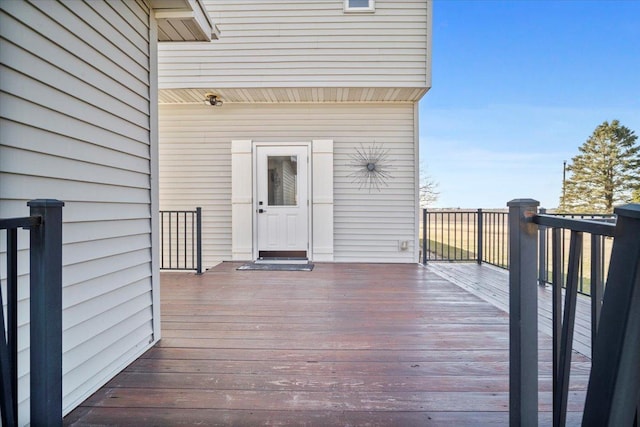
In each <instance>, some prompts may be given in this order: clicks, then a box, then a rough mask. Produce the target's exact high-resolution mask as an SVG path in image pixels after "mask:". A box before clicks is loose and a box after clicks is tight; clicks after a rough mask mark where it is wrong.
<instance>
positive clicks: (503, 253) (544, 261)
mask: <svg viewBox="0 0 640 427" xmlns="http://www.w3.org/2000/svg"><path fill="white" fill-rule="evenodd" d="M540 213H541V214H546V211H545V210H544V209H540ZM549 215H553V216H558V217H563V218H574V219H590V220H596V221H605V222H613V221H615V216H614V215H599V214H579V215H578V214H549ZM422 218H423V219H422V232H421V240H422V241H421V248H422V262H423V263H427V262H429V261H476V262H478V263H479V264H481V263H486V264H491V265H494V266H497V267H500V268H504V269H508V266H509V246H508V235H509V222H508V213H507V211H503V210H493V209H492V210H486V209H485V210H483V209H477V210H429V211H428V210H426V209H423V211H422ZM561 234H562V240H561V249H562V251H561V252H562V259H563V260H564V262H562V263H560V264H559V269H560V270H559V271H560V274H561V276H562V277H566V274H567V267H568V252H567V251H566V248H568V246H569V239H570V230H563V231H562V233H561ZM589 237H590V238H589ZM550 245H551V229H550V228H546V227H544V226H543V227H540V231H539V247H540V252H539V259H538V281H539V283H540V284H545V283H546V284H551V277H552V276H553V271H554V269H553V262H552V259H551V256H550V253H551V246H550ZM611 245H612V239H611V238H610V237H608V236H589V235H588V233H587V235H585V243H584V247H585V251H583V253H582V262H581V263H580V275H579V280H578V292H579V293H581V294H585V295H590V293H591V288H592V287H595V286H598V284H599V283H604V281H605V279H606V271H607V267H608V263H609V257H610V255H611ZM556 268H558V267H556Z"/></svg>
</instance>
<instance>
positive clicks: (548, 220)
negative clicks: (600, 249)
mask: <svg viewBox="0 0 640 427" xmlns="http://www.w3.org/2000/svg"><path fill="white" fill-rule="evenodd" d="M533 222H534V223H535V224H538V225H543V226H547V227H552V228H566V229H568V230H573V231H582V232H584V233H591V234H596V235H600V236H609V237H613V235H614V230H615V223H612V222H609V221H603V220H588V219H576V218H565V217H559V216H555V215H535V216H534V217H533Z"/></svg>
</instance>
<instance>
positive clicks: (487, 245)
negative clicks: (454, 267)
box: [421, 209, 509, 268]
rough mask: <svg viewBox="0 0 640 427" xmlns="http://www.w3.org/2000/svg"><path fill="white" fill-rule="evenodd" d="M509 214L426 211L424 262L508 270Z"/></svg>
mask: <svg viewBox="0 0 640 427" xmlns="http://www.w3.org/2000/svg"><path fill="white" fill-rule="evenodd" d="M507 234H508V229H507V212H506V211H501V210H493V209H491V210H482V209H475V210H461V209H456V210H427V209H423V210H422V242H421V243H422V246H421V247H422V262H423V263H426V262H428V261H476V262H478V263H479V264H480V263H483V262H484V263H487V264H492V265H495V266H498V267H501V268H507V266H508V263H509V253H508V250H507V248H508V246H507Z"/></svg>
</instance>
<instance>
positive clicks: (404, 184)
mask: <svg viewBox="0 0 640 427" xmlns="http://www.w3.org/2000/svg"><path fill="white" fill-rule="evenodd" d="M413 108H414V106H413V104H410V103H406V104H332V105H327V104H300V105H292V104H274V105H254V104H242V105H241V104H235V105H226V104H225V105H224V106H222V107H220V108H217V107H216V108H212V107H207V106H199V105H191V106H190V105H161V107H160V206H161V209H193V208H194V207H196V206H201V207H202V208H203V254H204V264H205V267H210V266H211V265H212V264H213V263H214V262H216V261H221V260H231V141H232V140H239V139H242V140H253V141H256V142H283V143H286V142H305V141H311V140H314V139H331V140H333V141H334V150H335V157H334V183H335V189H334V198H335V203H334V216H335V228H334V254H335V260H336V261H338V262H343V261H370V262H415V261H416V260H415V259H414V257H413V253H414V252H413V251H414V248H413V244H414V239H415V236H416V233H417V231H416V230H415V212H416V211H415V191H416V190H415V188H416V185H415V178H414V177H415V166H414V163H415V158H414V143H415V141H414V123H413V117H414V116H413ZM372 143H376V144H378V145H383V146H384V148H385V149H389V158H388V160H389V162H388V163H389V166H391V167H392V169H391V170H390V173H391V175H393V178H392V179H390V180H389V185H388V187H384V188H382V189H381V190H380V191H379V192H378V191H377V190H372V191H371V192H369V190H368V189H366V188H363V189H358V184H357V183H354V182H353V179H352V178H349V176H348V175H349V174H350V173H352V172H353V171H354V169H353V168H352V167H351V166H349V164H350V163H351V160H350V157H349V156H350V154H354V153H355V150H356V148H358V147H360V145H361V144H362V145H363V146H365V147H368V146H369V145H370V144H372ZM247 227H251V224H247ZM398 240H408V241H409V244H410V248H409V250H407V251H399V250H398Z"/></svg>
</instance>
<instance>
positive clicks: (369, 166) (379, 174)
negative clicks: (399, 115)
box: [348, 143, 393, 193]
mask: <svg viewBox="0 0 640 427" xmlns="http://www.w3.org/2000/svg"><path fill="white" fill-rule="evenodd" d="M388 157H389V150H385V149H384V146H383V145H382V144H380V145H378V144H376V143H373V144H372V145H370V146H369V147H367V148H365V147H364V146H363V145H362V144H360V147H357V148H356V152H355V153H354V154H350V155H349V158H350V159H351V162H350V163H349V166H351V167H353V168H355V170H354V171H353V172H351V173H350V174H349V175H348V177H349V178H352V181H351V182H353V183H357V184H358V185H359V187H358V190H361V189H362V188H363V187H368V188H369V193H371V190H372V189H374V188H375V189H376V190H378V191H380V187H381V186H385V187H387V186H389V184H387V181H388V180H389V179H390V178H393V175H391V174H390V173H389V170H390V169H391V168H392V167H391V165H390V163H389V161H388Z"/></svg>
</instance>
